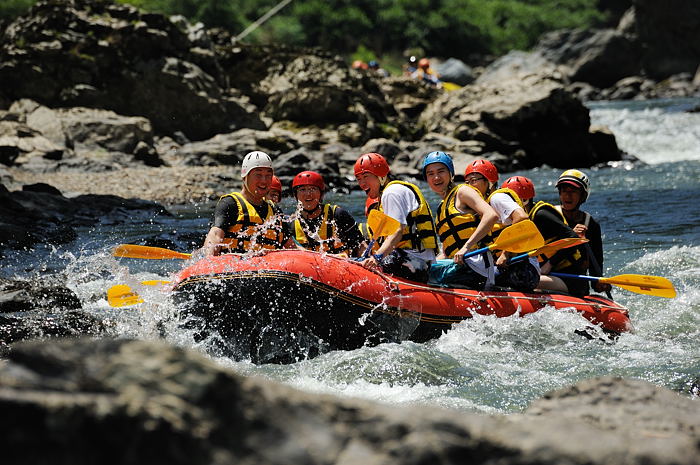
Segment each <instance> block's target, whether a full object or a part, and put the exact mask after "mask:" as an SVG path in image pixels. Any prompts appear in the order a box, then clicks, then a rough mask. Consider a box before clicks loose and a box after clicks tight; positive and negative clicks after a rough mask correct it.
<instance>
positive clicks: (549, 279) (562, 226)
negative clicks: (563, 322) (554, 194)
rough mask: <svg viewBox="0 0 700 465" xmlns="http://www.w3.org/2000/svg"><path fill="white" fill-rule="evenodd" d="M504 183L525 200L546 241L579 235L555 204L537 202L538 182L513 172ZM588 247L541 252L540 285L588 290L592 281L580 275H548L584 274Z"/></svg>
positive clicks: (559, 289) (574, 292)
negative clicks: (559, 273) (589, 281)
mask: <svg viewBox="0 0 700 465" xmlns="http://www.w3.org/2000/svg"><path fill="white" fill-rule="evenodd" d="M502 187H504V188H508V189H511V190H512V191H514V192H515V193H516V194H518V197H520V200H522V202H523V207H524V209H525V211H526V212H527V213H528V215H529V217H530V219H531V220H532V222H533V223H535V226H537V229H539V231H540V232H541V233H542V236H543V237H544V240H545V243H549V242H553V241H556V240H559V239H565V238H575V237H578V235H577V234H576V233H575V232H574V230H573V229H571V228H570V227H569V226H568V224H567V222H566V218H564V215H562V214H561V213H560V212H559V210H557V209H556V208H555V207H554V205H551V204H549V203H546V202H542V201H539V202H537V203H534V198H535V185H534V184H533V183H532V181H531V180H530V179H528V178H526V177H525V176H512V177H510V178H508V179H506V181H505V182H504V183H503V185H502ZM584 253H585V251H584V250H582V247H581V246H579V247H569V248H565V249H560V250H558V251H557V252H556V253H554V254H552V255H540V258H541V259H542V261H541V262H540V273H541V275H540V282H539V284H538V286H537V287H538V289H542V290H549V291H557V292H568V293H570V294H572V295H575V296H584V295H586V294H588V283H587V282H586V281H584V280H580V279H565V280H562V279H560V278H558V277H555V276H547V275H548V274H549V273H550V272H551V271H557V272H561V273H571V274H582V273H584V272H585V267H586V264H585V261H584V255H583V254H584Z"/></svg>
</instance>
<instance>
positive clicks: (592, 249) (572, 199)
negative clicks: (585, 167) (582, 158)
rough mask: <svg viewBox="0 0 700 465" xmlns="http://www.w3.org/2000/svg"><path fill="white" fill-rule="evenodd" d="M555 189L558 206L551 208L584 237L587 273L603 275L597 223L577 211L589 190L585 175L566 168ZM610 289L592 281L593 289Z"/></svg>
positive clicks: (606, 290) (601, 245)
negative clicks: (557, 193) (557, 194)
mask: <svg viewBox="0 0 700 465" xmlns="http://www.w3.org/2000/svg"><path fill="white" fill-rule="evenodd" d="M557 189H558V190H559V203H560V205H558V206H556V207H555V208H556V209H558V210H559V211H560V212H561V213H562V214H563V215H564V217H565V218H566V221H567V223H568V224H569V225H574V226H573V230H574V232H575V233H576V234H578V235H579V237H582V238H586V239H588V244H587V245H585V246H584V248H585V249H586V257H587V259H588V263H587V269H588V271H590V274H591V276H603V274H602V273H603V238H602V231H601V228H600V225H599V224H598V222H597V221H596V220H594V219H593V217H592V216H591V215H590V213H588V212H585V211H583V210H580V207H581V205H582V204H583V203H584V202H585V201H586V200H587V199H588V196H589V195H590V193H591V185H590V181H589V179H588V176H586V174H585V173H584V172H583V171H579V170H566V171H564V172H563V173H562V174H561V175H560V176H559V179H558V180H557ZM586 282H587V281H586ZM611 288H612V286H611V285H610V284H608V283H601V282H599V281H595V282H593V289H595V291H596V292H610V289H611Z"/></svg>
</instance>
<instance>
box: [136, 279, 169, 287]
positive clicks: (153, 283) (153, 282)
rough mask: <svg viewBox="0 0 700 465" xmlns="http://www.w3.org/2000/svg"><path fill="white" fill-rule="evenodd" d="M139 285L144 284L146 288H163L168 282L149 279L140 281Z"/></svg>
mask: <svg viewBox="0 0 700 465" xmlns="http://www.w3.org/2000/svg"><path fill="white" fill-rule="evenodd" d="M141 284H145V285H146V286H161V285H162V286H165V285H166V284H170V281H163V280H162V279H151V280H149V281H141Z"/></svg>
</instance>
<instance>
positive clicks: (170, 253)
mask: <svg viewBox="0 0 700 465" xmlns="http://www.w3.org/2000/svg"><path fill="white" fill-rule="evenodd" d="M112 255H114V256H115V257H125V258H145V259H154V260H162V259H168V258H181V259H183V260H187V259H188V258H190V257H191V256H192V254H189V253H182V252H176V251H174V250H170V249H163V248H161V247H148V246H145V245H134V244H121V245H118V246H116V247H115V248H114V251H113V252H112Z"/></svg>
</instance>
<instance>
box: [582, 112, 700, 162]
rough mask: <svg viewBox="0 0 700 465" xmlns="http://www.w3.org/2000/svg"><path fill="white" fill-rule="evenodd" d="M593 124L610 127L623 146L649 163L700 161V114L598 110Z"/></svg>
mask: <svg viewBox="0 0 700 465" xmlns="http://www.w3.org/2000/svg"><path fill="white" fill-rule="evenodd" d="M590 115H591V123H592V124H600V125H604V126H607V127H609V128H610V130H612V132H613V133H614V134H615V137H616V139H617V144H618V145H619V147H620V148H621V149H622V150H624V151H626V152H628V153H630V154H632V155H634V156H636V157H638V158H640V159H641V160H642V161H644V162H646V163H649V164H659V163H667V162H678V161H684V160H700V113H687V112H672V113H669V112H666V111H664V110H663V109H661V108H651V109H650V108H646V109H643V110H641V111H634V110H630V109H623V110H620V109H618V108H594V109H593V110H591V112H590Z"/></svg>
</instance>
